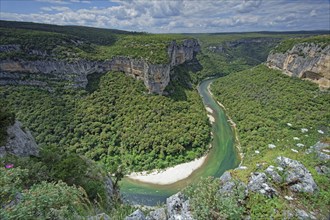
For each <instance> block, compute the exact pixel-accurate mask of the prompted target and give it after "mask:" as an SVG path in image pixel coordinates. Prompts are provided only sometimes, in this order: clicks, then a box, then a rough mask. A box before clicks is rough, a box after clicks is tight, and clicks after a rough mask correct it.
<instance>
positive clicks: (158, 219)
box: [146, 208, 167, 220]
mask: <svg viewBox="0 0 330 220" xmlns="http://www.w3.org/2000/svg"><path fill="white" fill-rule="evenodd" d="M166 219H167V217H166V212H165V209H164V208H158V209H156V210H154V211H152V212H150V213H149V215H148V216H147V218H146V220H166Z"/></svg>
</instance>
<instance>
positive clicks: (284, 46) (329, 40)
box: [272, 35, 330, 53]
mask: <svg viewBox="0 0 330 220" xmlns="http://www.w3.org/2000/svg"><path fill="white" fill-rule="evenodd" d="M302 43H314V44H317V45H320V46H321V47H325V46H327V45H330V35H319V36H313V37H307V38H291V39H286V40H284V41H282V42H281V43H280V44H278V45H277V46H276V47H275V49H274V50H273V51H272V52H273V53H285V52H287V51H288V50H290V49H292V48H293V46H294V45H296V44H302Z"/></svg>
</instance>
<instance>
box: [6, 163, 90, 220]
mask: <svg viewBox="0 0 330 220" xmlns="http://www.w3.org/2000/svg"><path fill="white" fill-rule="evenodd" d="M1 169H2V168H1ZM15 169H17V168H14V169H12V172H16V171H13V170H15ZM4 172H6V171H4ZM6 174H8V171H7V172H6ZM7 186H12V185H11V184H7ZM21 196H22V200H21V201H19V202H18V204H17V205H14V206H7V207H5V208H3V209H1V210H0V216H1V217H2V218H3V219H75V218H77V216H78V215H84V214H86V213H87V212H88V210H89V205H88V202H87V201H88V199H86V197H85V192H84V190H83V189H82V188H76V187H75V186H68V185H66V184H65V183H63V182H61V181H60V182H58V183H48V182H41V183H40V184H36V185H33V186H32V187H31V188H30V189H28V190H24V191H23V192H22V194H21ZM86 202H87V203H86Z"/></svg>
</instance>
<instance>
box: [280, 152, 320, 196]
mask: <svg viewBox="0 0 330 220" xmlns="http://www.w3.org/2000/svg"><path fill="white" fill-rule="evenodd" d="M276 162H277V164H278V165H279V166H280V167H282V168H283V171H282V176H283V177H284V178H283V181H284V182H285V183H286V184H287V185H288V186H289V189H290V190H291V191H293V192H308V193H313V192H314V191H316V190H317V189H318V188H317V185H316V183H315V181H314V179H313V177H312V175H311V173H310V172H309V171H308V170H307V169H306V167H305V166H304V165H303V164H301V163H300V162H298V161H296V160H292V159H290V158H286V157H278V158H277V159H276Z"/></svg>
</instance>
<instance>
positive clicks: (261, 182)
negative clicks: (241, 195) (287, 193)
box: [248, 172, 277, 198]
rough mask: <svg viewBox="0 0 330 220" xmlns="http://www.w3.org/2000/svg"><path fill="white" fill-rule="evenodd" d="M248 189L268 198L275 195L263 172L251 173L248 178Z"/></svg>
mask: <svg viewBox="0 0 330 220" xmlns="http://www.w3.org/2000/svg"><path fill="white" fill-rule="evenodd" d="M248 189H249V190H250V191H252V192H259V193H261V194H263V195H265V196H267V197H269V198H272V197H274V196H276V195H277V191H276V189H274V188H273V187H272V186H271V185H270V183H268V182H267V176H266V174H265V173H258V172H255V173H252V174H251V176H250V179H249V184H248Z"/></svg>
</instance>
